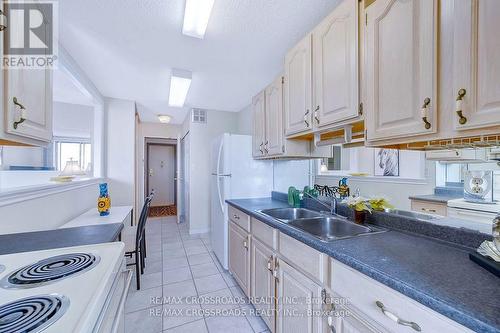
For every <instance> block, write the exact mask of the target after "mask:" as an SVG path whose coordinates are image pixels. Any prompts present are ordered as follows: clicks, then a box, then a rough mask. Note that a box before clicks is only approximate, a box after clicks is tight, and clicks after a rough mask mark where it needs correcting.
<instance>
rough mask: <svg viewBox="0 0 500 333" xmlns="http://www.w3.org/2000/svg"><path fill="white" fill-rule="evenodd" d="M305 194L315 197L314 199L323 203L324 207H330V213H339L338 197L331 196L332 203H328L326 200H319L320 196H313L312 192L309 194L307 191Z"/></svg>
mask: <svg viewBox="0 0 500 333" xmlns="http://www.w3.org/2000/svg"><path fill="white" fill-rule="evenodd" d="M304 195H306V196H307V197H309V198H311V199H313V200H314V201H316V202H317V203H319V204H321V205H323V206H324V207H326V208H328V209H329V210H330V214H332V215H337V198H335V197H334V196H332V197H331V199H332V200H331V202H330V205H328V204H326V203H325V202H324V201H321V200H319V199H318V198H316V197H314V196H312V195H311V194H309V193H307V192H304Z"/></svg>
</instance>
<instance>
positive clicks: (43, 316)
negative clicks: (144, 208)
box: [0, 242, 124, 333]
mask: <svg viewBox="0 0 500 333" xmlns="http://www.w3.org/2000/svg"><path fill="white" fill-rule="evenodd" d="M123 251H124V244H123V243H120V242H117V243H105V244H96V245H88V246H78V247H69V248H60V249H53V250H45V251H35V252H23V253H16V254H8V255H2V256H0V262H1V263H2V265H4V266H5V270H4V271H3V272H2V271H1V270H0V333H6V332H9V333H10V332H30V333H34V332H41V331H42V330H43V333H56V332H57V333H59V332H74V333H84V332H85V333H86V332H92V330H93V328H94V325H95V323H96V322H97V319H98V318H99V315H100V313H101V311H102V308H103V306H104V304H105V302H106V298H107V296H108V294H109V292H110V290H111V288H112V284H113V282H114V281H115V278H116V277H117V275H118V274H120V273H121V272H122V271H123V269H124V267H123V258H124V252H123Z"/></svg>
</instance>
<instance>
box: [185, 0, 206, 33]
mask: <svg viewBox="0 0 500 333" xmlns="http://www.w3.org/2000/svg"><path fill="white" fill-rule="evenodd" d="M213 6H214V0H186V9H185V10H184V24H183V26H182V33H183V34H184V35H187V36H191V37H195V38H200V39H203V37H204V36H205V31H206V30H207V26H208V21H209V20H210V13H211V12H212V8H213Z"/></svg>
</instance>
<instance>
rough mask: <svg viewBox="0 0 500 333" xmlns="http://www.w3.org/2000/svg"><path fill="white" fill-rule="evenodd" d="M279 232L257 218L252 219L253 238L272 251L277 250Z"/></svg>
mask: <svg viewBox="0 0 500 333" xmlns="http://www.w3.org/2000/svg"><path fill="white" fill-rule="evenodd" d="M276 235H277V230H276V229H274V228H273V227H270V226H268V225H267V224H265V223H264V222H261V221H259V220H257V219H255V218H252V236H253V237H255V238H257V239H259V240H260V241H261V242H262V243H264V244H265V245H267V246H269V247H270V248H272V249H276V243H277V240H276V237H277V236H276Z"/></svg>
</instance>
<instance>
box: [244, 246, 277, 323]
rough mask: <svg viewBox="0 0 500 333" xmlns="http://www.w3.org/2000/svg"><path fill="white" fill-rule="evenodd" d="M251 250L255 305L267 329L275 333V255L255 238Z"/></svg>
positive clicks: (252, 290)
mask: <svg viewBox="0 0 500 333" xmlns="http://www.w3.org/2000/svg"><path fill="white" fill-rule="evenodd" d="M251 248H252V251H251V257H252V258H251V265H250V281H251V282H250V283H251V288H250V290H251V295H252V299H253V303H254V306H255V309H256V310H257V312H258V313H259V314H260V316H261V317H262V319H263V320H264V322H265V323H266V325H267V327H268V328H269V329H270V330H272V331H274V324H275V320H274V318H275V312H274V310H275V303H274V301H275V281H274V276H273V269H274V259H275V258H274V253H273V251H272V250H271V249H269V248H268V247H267V246H265V245H263V244H262V243H260V242H259V241H257V240H255V238H254V239H253V240H252V246H251Z"/></svg>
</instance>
